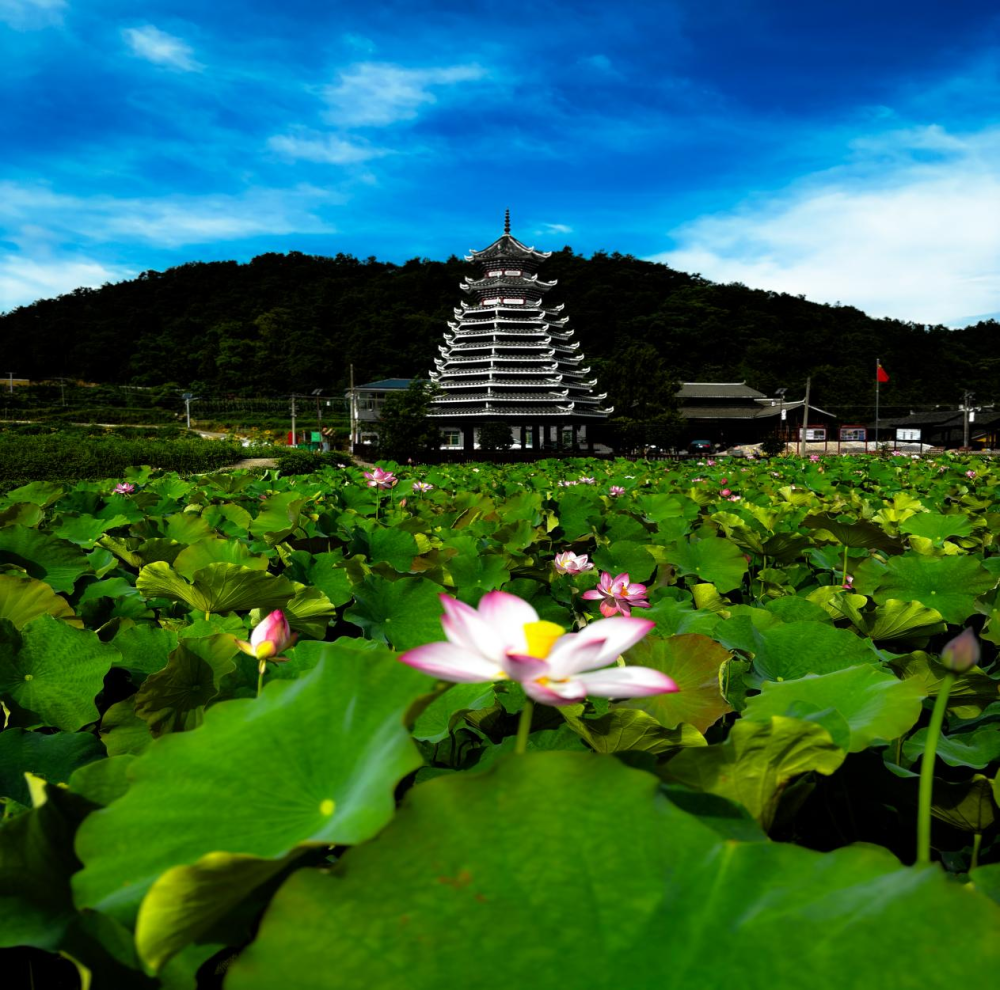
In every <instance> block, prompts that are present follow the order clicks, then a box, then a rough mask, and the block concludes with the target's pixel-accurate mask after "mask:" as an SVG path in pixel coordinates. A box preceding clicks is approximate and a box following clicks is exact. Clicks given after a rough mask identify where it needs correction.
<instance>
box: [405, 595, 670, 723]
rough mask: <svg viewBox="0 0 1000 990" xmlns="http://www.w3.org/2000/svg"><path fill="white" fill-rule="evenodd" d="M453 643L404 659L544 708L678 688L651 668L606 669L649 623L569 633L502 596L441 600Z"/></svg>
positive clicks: (606, 624)
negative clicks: (497, 686)
mask: <svg viewBox="0 0 1000 990" xmlns="http://www.w3.org/2000/svg"><path fill="white" fill-rule="evenodd" d="M441 601H442V603H443V604H444V610H445V614H444V616H443V617H442V619H441V625H442V626H443V627H444V632H445V636H447V637H448V638H447V642H439V643H428V644H427V645H426V646H418V647H417V648H416V649H413V650H409V651H408V652H406V653H404V654H403V655H402V656H401V657H400V658H399V659H400V660H401V661H402V662H403V663H405V664H408V665H409V666H410V667H415V668H416V669H417V670H422V671H424V672H425V673H427V674H431V675H432V676H434V677H439V678H441V679H442V680H445V681H454V682H456V683H459V684H470V683H472V684H474V683H481V682H484V681H495V680H514V681H518V682H519V683H520V684H521V685H522V686H523V687H524V690H525V693H526V694H527V695H528V697H529V698H531V699H532V700H534V701H538V702H541V703H542V704H544V705H572V704H575V703H577V702H580V701H583V700H584V699H585V698H586V697H587V695H588V694H589V695H595V696H597V697H601V698H639V697H645V696H646V695H651V694H666V693H668V692H671V691H676V690H677V685H676V684H675V683H674V682H673V680H671V679H670V678H669V677H667V675H666V674H663V673H660V671H658V670H652V669H650V668H648V667H617V666H616V667H611V668H610V669H607V670H600V669H598V668H601V667H606V666H607V665H608V664H610V663H612V662H613V661H614V660H616V659H617V657H618V656H619V654H621V653H622V652H623V651H624V650H627V649H628V648H629V647H630V646H634V645H635V644H636V643H637V642H638V641H639V640H640V639H642V637H643V636H645V635H646V633H648V632H649V630H650V629H652V628H653V625H654V624H653V623H652V622H649V621H648V620H645V619H625V618H617V619H602V620H599V621H598V622H592V623H591V624H590V625H588V626H587V627H586V628H584V629H583V630H581V631H580V632H576V633H567V632H565V631H564V630H563V629H562V627H561V626H557V625H556V624H555V623H554V622H546V621H544V620H540V619H539V618H538V613H537V612H536V611H535V610H534V609H533V608H532V607H531V606H530V605H529V604H528V603H527V602H526V601H523V600H522V599H520V598H518V597H516V596H515V595H509V594H507V593H506V592H504V591H491V592H488V593H487V594H486V595H484V596H483V598H482V601H480V603H479V608H478V609H474V608H472V606H471V605H466V604H465V603H464V602H460V601H457V600H456V599H454V598H449V597H448V596H447V595H441Z"/></svg>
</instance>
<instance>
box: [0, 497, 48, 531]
mask: <svg viewBox="0 0 1000 990" xmlns="http://www.w3.org/2000/svg"><path fill="white" fill-rule="evenodd" d="M44 516H45V513H44V511H43V510H42V507H41V506H40V505H32V503H31V502H17V503H15V504H14V505H11V506H8V507H7V508H6V509H3V510H2V511H0V526H37V525H38V524H39V523H40V522H41V521H42V519H43V517H44ZM56 535H57V536H62V534H61V533H56Z"/></svg>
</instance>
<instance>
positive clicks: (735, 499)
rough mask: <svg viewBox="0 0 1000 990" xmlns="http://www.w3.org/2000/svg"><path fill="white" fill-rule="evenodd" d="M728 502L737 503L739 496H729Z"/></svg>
mask: <svg viewBox="0 0 1000 990" xmlns="http://www.w3.org/2000/svg"><path fill="white" fill-rule="evenodd" d="M729 501H730V502H739V501H740V496H739V495H730V496H729Z"/></svg>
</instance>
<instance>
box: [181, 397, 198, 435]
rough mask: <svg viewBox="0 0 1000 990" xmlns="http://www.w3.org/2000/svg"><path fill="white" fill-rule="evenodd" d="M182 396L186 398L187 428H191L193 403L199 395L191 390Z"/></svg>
mask: <svg viewBox="0 0 1000 990" xmlns="http://www.w3.org/2000/svg"><path fill="white" fill-rule="evenodd" d="M182 398H183V399H184V410H185V412H186V413H187V428H188V429H189V430H190V429H191V403H192V402H194V400H195V399H197V398H198V396H197V395H194V394H193V393H191V392H185V393H184V395H183V396H182Z"/></svg>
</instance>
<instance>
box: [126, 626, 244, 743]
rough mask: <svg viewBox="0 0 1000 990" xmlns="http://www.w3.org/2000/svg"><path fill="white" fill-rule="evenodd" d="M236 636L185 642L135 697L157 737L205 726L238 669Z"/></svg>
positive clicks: (180, 644)
mask: <svg viewBox="0 0 1000 990" xmlns="http://www.w3.org/2000/svg"><path fill="white" fill-rule="evenodd" d="M237 652H238V647H237V646H236V642H235V640H234V639H233V637H232V636H227V635H218V636H206V637H205V638H204V639H182V640H181V641H180V643H179V644H178V646H177V647H176V649H175V650H174V651H173V652H172V653H171V654H170V659H169V661H168V662H167V665H166V666H165V667H164V668H163V669H162V670H160V671H157V672H156V673H155V674H151V675H150V676H149V677H147V678H146V679H145V680H144V681H143V682H142V685H141V686H140V687H139V690H138V691H137V692H136V695H135V713H136V715H138V716H139V718H141V719H142V720H143V721H144V722H145V723H146V724H147V725H148V726H149V728H150V731H151V732H152V734H153V735H154V736H159V735H162V734H163V733H165V732H183V731H185V730H188V729H194V728H197V727H198V726H199V725H201V722H202V719H203V717H204V714H205V708H206V706H207V705H208V703H209V702H210V701H211V700H212V699H213V698H214V697H215V696H216V695H217V694H218V692H219V685H220V684H221V683H222V678H223V677H225V676H226V674H229V673H232V671H233V670H235V669H236V664H235V662H234V660H233V658H234V657H235V655H236V653H237Z"/></svg>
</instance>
